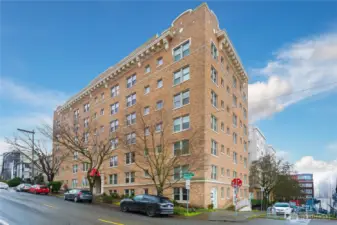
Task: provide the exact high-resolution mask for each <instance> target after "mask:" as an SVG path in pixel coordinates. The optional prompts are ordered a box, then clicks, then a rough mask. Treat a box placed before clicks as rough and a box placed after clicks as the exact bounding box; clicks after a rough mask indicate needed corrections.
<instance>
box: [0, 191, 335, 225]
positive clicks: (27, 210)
mask: <svg viewBox="0 0 337 225" xmlns="http://www.w3.org/2000/svg"><path fill="white" fill-rule="evenodd" d="M331 222H332V221H331ZM224 223H225V224H226V225H231V224H237V223H228V222H220V221H219V222H210V221H207V220H195V219H193V218H192V219H180V218H173V217H156V218H150V217H147V216H145V215H142V214H137V213H123V212H120V211H119V210H117V209H113V208H106V207H102V206H100V205H95V204H88V203H74V202H70V201H64V200H63V199H62V198H58V197H55V196H45V195H33V194H29V193H22V192H15V191H12V190H9V191H7V190H0V224H3V225H7V224H8V225H104V224H114V225H149V224H151V225H176V224H186V225H205V224H211V225H212V224H214V225H216V224H224ZM335 223H336V222H334V223H333V222H332V223H330V221H328V222H327V223H310V225H311V224H312V225H316V224H317V225H321V224H322V225H330V224H331V225H332V224H335ZM244 224H248V225H269V224H272V225H285V224H286V223H285V221H275V220H273V221H270V220H251V221H247V222H244Z"/></svg>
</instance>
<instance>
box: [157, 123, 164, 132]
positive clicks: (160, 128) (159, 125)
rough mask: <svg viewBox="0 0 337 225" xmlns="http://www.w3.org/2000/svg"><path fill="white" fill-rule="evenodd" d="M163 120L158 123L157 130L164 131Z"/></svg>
mask: <svg viewBox="0 0 337 225" xmlns="http://www.w3.org/2000/svg"><path fill="white" fill-rule="evenodd" d="M162 125H163V124H162V122H160V123H157V124H156V132H160V131H162Z"/></svg>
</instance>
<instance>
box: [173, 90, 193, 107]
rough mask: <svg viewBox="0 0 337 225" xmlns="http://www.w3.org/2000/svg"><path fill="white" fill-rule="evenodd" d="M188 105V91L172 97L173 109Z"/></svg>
mask: <svg viewBox="0 0 337 225" xmlns="http://www.w3.org/2000/svg"><path fill="white" fill-rule="evenodd" d="M188 103H190V91H189V90H186V91H182V92H180V93H178V94H176V95H175V96H174V97H173V105H174V108H179V107H181V106H184V105H187V104H188Z"/></svg>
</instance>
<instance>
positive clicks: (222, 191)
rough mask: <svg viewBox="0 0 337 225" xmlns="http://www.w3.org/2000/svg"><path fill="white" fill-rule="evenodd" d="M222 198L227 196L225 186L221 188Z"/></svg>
mask: <svg viewBox="0 0 337 225" xmlns="http://www.w3.org/2000/svg"><path fill="white" fill-rule="evenodd" d="M221 198H225V188H224V187H222V188H221Z"/></svg>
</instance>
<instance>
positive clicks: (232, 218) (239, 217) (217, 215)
mask: <svg viewBox="0 0 337 225" xmlns="http://www.w3.org/2000/svg"><path fill="white" fill-rule="evenodd" d="M264 213H265V212H238V213H237V214H235V212H233V211H229V210H217V211H215V212H209V213H208V220H209V221H224V222H244V221H247V220H248V218H249V217H251V216H254V215H255V216H256V215H260V214H264Z"/></svg>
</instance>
